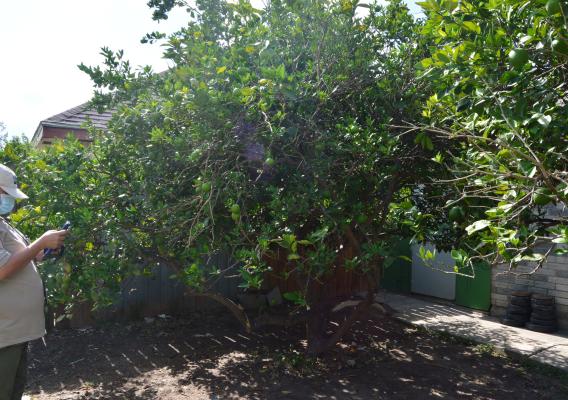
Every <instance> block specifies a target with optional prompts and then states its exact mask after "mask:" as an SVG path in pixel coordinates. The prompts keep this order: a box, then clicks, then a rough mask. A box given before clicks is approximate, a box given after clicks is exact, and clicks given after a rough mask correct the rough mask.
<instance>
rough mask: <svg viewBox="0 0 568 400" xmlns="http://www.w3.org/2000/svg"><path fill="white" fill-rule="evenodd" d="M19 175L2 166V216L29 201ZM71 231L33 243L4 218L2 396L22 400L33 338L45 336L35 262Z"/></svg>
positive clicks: (0, 228) (0, 247) (0, 248)
mask: <svg viewBox="0 0 568 400" xmlns="http://www.w3.org/2000/svg"><path fill="white" fill-rule="evenodd" d="M27 198H28V196H26V195H25V194H24V193H23V192H22V191H21V190H20V189H19V188H18V185H17V181H16V174H14V171H12V170H11V169H10V168H8V167H6V166H5V165H2V164H0V215H6V214H9V213H10V212H12V210H13V209H14V205H15V202H16V199H27ZM66 234H67V231H64V230H49V231H47V232H45V233H44V234H43V235H41V236H40V237H39V238H38V239H37V240H35V241H34V242H33V243H30V242H29V241H28V240H27V238H26V237H25V236H24V235H23V234H22V233H20V231H18V230H17V229H16V228H14V227H13V226H11V225H10V224H9V223H8V221H6V220H5V219H4V218H3V217H0V400H16V399H21V397H22V395H23V393H24V387H25V384H26V375H27V348H28V342H29V341H31V340H34V339H38V338H41V337H42V336H43V335H45V314H44V302H45V300H44V290H43V282H42V280H41V277H40V275H39V273H38V271H37V268H36V264H35V261H39V260H41V258H42V256H43V250H44V249H46V248H48V249H55V250H57V249H59V248H61V246H62V245H63V241H64V239H65V235H66Z"/></svg>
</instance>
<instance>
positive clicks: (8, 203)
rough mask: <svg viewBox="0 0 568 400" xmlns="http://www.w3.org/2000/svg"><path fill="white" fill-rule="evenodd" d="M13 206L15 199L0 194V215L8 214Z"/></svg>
mask: <svg viewBox="0 0 568 400" xmlns="http://www.w3.org/2000/svg"><path fill="white" fill-rule="evenodd" d="M15 205H16V199H15V198H13V197H12V196H10V195H9V194H0V215H5V214H10V213H11V212H12V210H13V209H14V206H15Z"/></svg>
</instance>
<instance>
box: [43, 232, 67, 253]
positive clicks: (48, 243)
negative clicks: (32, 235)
mask: <svg viewBox="0 0 568 400" xmlns="http://www.w3.org/2000/svg"><path fill="white" fill-rule="evenodd" d="M67 233H68V231H66V230H61V231H55V230H52V231H47V232H45V233H44V234H43V235H41V238H40V240H41V244H42V247H44V248H46V249H58V248H60V247H61V245H63V241H64V240H65V236H67Z"/></svg>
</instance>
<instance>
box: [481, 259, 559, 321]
mask: <svg viewBox="0 0 568 400" xmlns="http://www.w3.org/2000/svg"><path fill="white" fill-rule="evenodd" d="M533 268H534V266H533V265H522V266H519V267H517V269H516V271H515V272H516V273H528V272H530V271H532V269H533ZM504 271H506V267H505V266H497V267H494V268H493V272H492V282H491V314H492V315H495V316H502V315H504V313H505V308H506V307H507V304H508V302H509V296H510V294H511V292H512V291H514V290H525V291H529V292H533V293H542V294H547V295H550V296H553V297H554V298H555V301H556V313H557V316H558V323H559V326H560V329H561V330H563V331H568V256H550V257H549V258H548V260H547V261H546V263H545V264H544V265H543V267H542V268H541V269H539V270H538V271H537V272H535V273H534V274H532V275H528V276H527V275H525V276H515V275H512V274H501V273H502V272H504Z"/></svg>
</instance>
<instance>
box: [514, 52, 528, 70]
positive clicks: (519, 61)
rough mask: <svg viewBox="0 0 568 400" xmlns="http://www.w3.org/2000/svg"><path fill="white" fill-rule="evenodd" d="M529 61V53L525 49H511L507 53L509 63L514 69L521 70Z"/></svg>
mask: <svg viewBox="0 0 568 400" xmlns="http://www.w3.org/2000/svg"><path fill="white" fill-rule="evenodd" d="M528 61H529V52H528V51H526V50H525V49H513V50H511V51H510V52H509V63H511V65H512V66H513V67H515V68H522V67H523V66H524V65H525V64H526V63H527V62H528Z"/></svg>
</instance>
